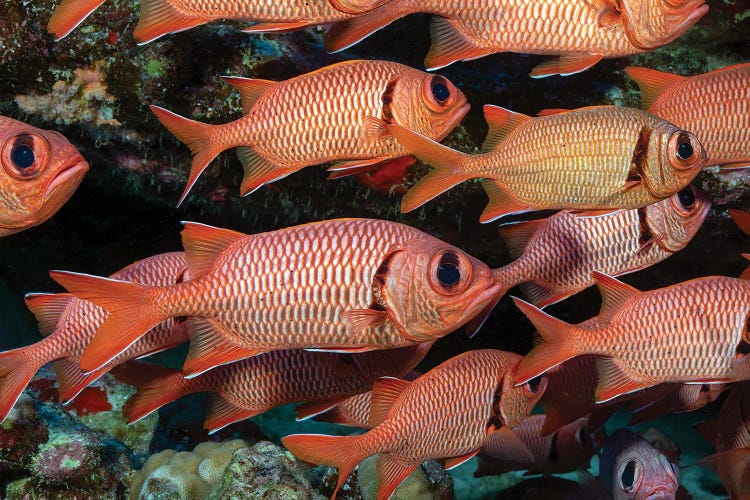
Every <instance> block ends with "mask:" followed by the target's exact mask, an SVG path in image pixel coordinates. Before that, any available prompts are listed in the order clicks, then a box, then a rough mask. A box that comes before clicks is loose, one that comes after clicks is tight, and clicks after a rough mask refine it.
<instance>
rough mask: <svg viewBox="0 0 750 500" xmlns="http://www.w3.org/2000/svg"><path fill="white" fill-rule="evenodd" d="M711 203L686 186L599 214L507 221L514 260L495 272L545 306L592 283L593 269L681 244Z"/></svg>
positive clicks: (649, 260) (645, 261) (505, 232)
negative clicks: (650, 201) (658, 198)
mask: <svg viewBox="0 0 750 500" xmlns="http://www.w3.org/2000/svg"><path fill="white" fill-rule="evenodd" d="M710 208H711V202H710V201H709V200H708V198H707V197H706V196H705V195H704V194H703V193H701V192H700V191H698V190H697V189H694V188H693V187H692V186H687V187H686V188H684V189H683V190H682V191H680V192H679V193H677V194H674V195H672V196H671V197H670V198H668V199H666V200H663V201H660V202H658V203H654V204H653V205H649V206H647V207H645V208H640V209H633V210H621V211H617V212H613V213H610V214H606V215H602V216H600V217H582V216H579V215H577V214H576V213H575V212H569V211H562V212H558V213H556V214H555V215H553V216H551V217H548V218H546V219H537V220H532V221H527V222H520V223H515V224H507V225H504V226H502V227H501V228H500V235H501V236H502V237H503V239H504V240H505V243H506V245H507V246H508V249H509V250H510V254H511V257H513V258H515V259H516V260H515V261H513V262H512V263H510V264H508V265H506V266H504V267H502V268H500V269H497V270H495V271H494V272H495V274H496V277H497V279H498V281H500V282H502V283H505V285H506V287H507V288H511V287H513V286H516V285H518V284H521V290H523V292H524V295H525V296H526V297H527V299H528V300H529V302H531V303H532V304H534V305H535V306H537V307H545V306H548V305H550V304H554V303H555V302H558V301H560V300H563V299H565V298H566V297H569V296H571V295H574V294H576V293H578V292H580V291H581V290H583V289H585V288H588V287H589V286H591V285H593V284H594V280H593V278H592V277H591V273H592V272H593V271H601V272H603V273H606V274H609V275H611V276H620V275H622V274H627V273H632V272H635V271H639V270H641V269H645V268H646V267H649V266H652V265H654V264H656V263H658V262H661V261H662V260H664V259H666V258H667V257H669V256H671V255H672V254H674V253H675V252H677V251H679V250H682V249H683V248H684V247H685V246H686V245H687V244H688V243H689V242H690V240H691V239H692V238H693V236H695V234H696V233H697V232H698V229H700V227H701V225H702V224H703V220H704V219H705V218H706V214H707V213H708V210H709V209H710Z"/></svg>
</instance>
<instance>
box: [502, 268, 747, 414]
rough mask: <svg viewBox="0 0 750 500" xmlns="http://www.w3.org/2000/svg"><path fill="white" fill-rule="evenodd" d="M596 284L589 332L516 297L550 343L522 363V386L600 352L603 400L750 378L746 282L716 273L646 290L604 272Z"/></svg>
mask: <svg viewBox="0 0 750 500" xmlns="http://www.w3.org/2000/svg"><path fill="white" fill-rule="evenodd" d="M595 279H596V281H597V285H598V286H599V290H600V291H601V293H602V309H601V312H600V314H599V316H598V317H597V321H596V322H595V323H593V324H590V325H587V326H585V327H581V326H580V325H578V326H573V325H568V324H566V323H563V322H561V321H559V320H557V319H555V318H552V317H551V316H548V315H546V314H545V313H543V312H542V311H541V310H539V309H537V308H535V307H534V306H531V305H530V304H528V303H526V302H523V301H521V300H519V299H515V301H516V305H518V306H519V307H520V308H521V310H522V311H523V312H524V313H525V314H526V315H527V317H529V319H530V320H531V321H532V322H533V323H534V324H535V326H536V327H537V329H538V330H539V333H540V334H541V335H542V337H543V338H544V342H542V343H541V344H539V345H537V347H535V348H534V349H532V351H531V352H530V353H529V354H528V355H527V356H526V357H525V358H524V360H523V361H522V362H521V364H520V365H519V369H518V372H517V377H518V380H519V382H523V381H525V380H529V379H530V378H531V377H535V376H538V375H539V374H540V373H544V372H546V371H547V370H549V369H550V368H552V367H554V366H556V365H558V364H560V363H561V362H563V361H565V360H566V359H570V358H572V357H575V356H578V355H582V354H598V355H600V357H599V358H597V360H596V363H597V371H598V374H599V385H598V386H597V391H596V398H597V400H598V401H600V402H602V401H608V400H610V399H613V398H615V397H617V396H620V395H623V394H628V393H632V392H635V391H638V390H641V389H645V388H647V387H651V386H654V385H657V384H660V383H664V382H679V383H717V382H731V381H736V380H744V379H746V378H750V371H749V370H748V365H747V358H746V357H744V356H742V355H741V348H742V344H743V342H745V336H746V331H747V330H746V320H747V316H748V314H750V282H748V281H747V280H742V279H736V278H727V277H722V276H712V277H707V278H699V279H694V280H690V281H686V282H683V283H679V284H677V285H673V286H668V287H665V288H660V289H656V290H651V291H648V292H641V291H639V290H636V289H635V288H633V287H631V286H629V285H626V284H625V283H622V282H621V281H618V280H616V279H615V278H611V277H609V276H606V275H603V274H601V273H595ZM552 350H554V352H553V351H552Z"/></svg>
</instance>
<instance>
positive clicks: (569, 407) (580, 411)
mask: <svg viewBox="0 0 750 500" xmlns="http://www.w3.org/2000/svg"><path fill="white" fill-rule="evenodd" d="M560 403H562V404H560ZM542 407H543V408H544V425H542V429H541V431H540V434H541V435H542V436H548V435H550V434H552V433H553V432H556V431H558V430H559V429H560V428H561V427H564V426H566V425H568V424H569V423H571V422H575V421H576V420H578V419H579V418H581V417H585V416H586V414H587V413H588V408H581V407H580V406H579V405H573V404H566V402H565V401H560V402H558V401H555V404H550V401H549V400H545V399H544V397H542Z"/></svg>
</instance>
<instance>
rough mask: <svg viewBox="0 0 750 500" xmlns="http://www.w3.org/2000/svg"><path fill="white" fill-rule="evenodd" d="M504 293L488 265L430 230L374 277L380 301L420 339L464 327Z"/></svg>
mask: <svg viewBox="0 0 750 500" xmlns="http://www.w3.org/2000/svg"><path fill="white" fill-rule="evenodd" d="M501 293H502V284H501V283H499V282H498V281H496V279H495V278H494V275H493V273H492V271H491V270H490V268H489V267H488V266H487V265H486V264H484V263H483V262H481V261H479V260H477V259H475V258H474V257H471V256H470V255H467V254H466V253H464V252H462V251H461V250H459V249H458V248H456V247H454V246H452V245H449V244H447V243H444V242H442V241H440V240H438V239H435V238H432V237H429V236H427V235H425V237H423V238H415V239H412V240H409V241H407V242H405V243H404V244H403V245H401V246H400V247H399V248H397V249H396V250H394V251H393V252H391V253H390V254H389V255H387V256H386V257H385V258H384V260H383V261H382V262H381V264H380V267H379V268H378V271H377V272H376V274H375V278H374V280H373V296H374V298H375V301H376V303H377V304H378V305H379V306H380V307H381V308H382V309H383V310H384V311H386V313H387V315H388V317H389V318H390V320H391V321H393V323H394V324H395V325H396V327H397V328H398V329H399V330H400V331H402V332H404V334H405V335H407V336H408V337H410V338H412V339H414V340H416V341H419V342H425V341H429V340H434V339H436V338H438V337H442V336H443V335H445V334H447V333H450V332H452V331H453V330H456V329H457V328H459V327H461V326H463V325H464V324H466V323H467V322H468V321H469V320H471V319H472V318H474V317H475V316H476V315H478V314H479V313H480V312H481V311H482V310H483V309H484V308H485V307H487V305H488V304H490V303H492V302H493V301H494V300H497V298H498V296H499V295H500V294H501Z"/></svg>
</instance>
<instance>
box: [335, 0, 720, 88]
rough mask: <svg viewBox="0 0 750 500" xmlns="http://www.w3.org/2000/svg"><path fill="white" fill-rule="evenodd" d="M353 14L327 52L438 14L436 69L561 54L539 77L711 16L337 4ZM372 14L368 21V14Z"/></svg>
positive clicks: (453, 2) (543, 5) (512, 2)
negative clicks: (493, 57) (501, 57)
mask: <svg viewBox="0 0 750 500" xmlns="http://www.w3.org/2000/svg"><path fill="white" fill-rule="evenodd" d="M329 1H330V2H331V4H332V5H333V6H334V7H337V8H339V9H340V10H341V11H343V12H346V13H349V14H360V15H359V16H358V17H355V18H353V19H350V20H346V21H343V22H341V23H338V24H337V25H335V26H334V27H333V28H332V29H331V31H330V32H329V33H328V35H327V38H326V48H327V49H329V50H331V51H339V50H344V49H346V48H348V47H350V46H352V45H354V44H355V43H357V42H359V41H360V40H362V39H363V38H365V37H367V36H369V35H370V34H372V33H374V32H375V31H377V30H379V29H381V28H383V27H385V26H387V25H389V24H390V23H392V22H393V21H395V20H397V19H399V18H401V17H404V16H407V15H409V14H414V13H418V12H422V13H427V14H432V15H433V16H435V17H433V18H432V20H431V22H430V35H431V38H432V46H431V47H430V52H429V53H428V54H427V57H426V59H425V62H424V63H425V66H426V67H427V68H428V69H437V68H441V67H443V66H447V65H449V64H452V63H454V62H456V61H465V60H470V59H477V58H480V57H484V56H486V55H489V54H494V53H497V52H516V53H525V54H541V55H553V56H558V57H557V58H555V59H553V60H550V61H547V62H545V63H542V64H540V65H539V66H537V67H536V68H534V70H533V71H532V72H531V76H532V77H535V78H539V77H545V76H550V75H558V74H560V75H571V74H574V73H579V72H581V71H584V70H586V69H588V68H590V67H592V66H593V65H595V64H596V63H598V62H599V61H600V60H602V59H603V58H607V59H610V58H616V57H625V56H630V55H633V54H638V53H641V52H645V51H648V50H652V49H655V48H657V47H660V46H662V45H665V44H667V43H669V42H671V41H672V40H674V39H676V38H677V37H679V36H680V35H682V34H683V33H684V32H685V31H687V30H688V29H689V28H690V27H691V26H692V25H693V24H695V23H696V22H697V21H698V19H700V18H701V17H703V16H704V15H705V14H706V12H708V6H706V5H704V1H703V0H678V1H670V0H590V1H581V0H535V1H533V2H529V1H527V0H488V1H485V2H481V3H474V2H467V1H466V0H419V1H415V0H329ZM361 14H364V15H361Z"/></svg>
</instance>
